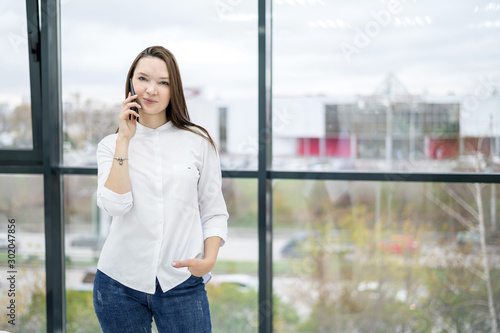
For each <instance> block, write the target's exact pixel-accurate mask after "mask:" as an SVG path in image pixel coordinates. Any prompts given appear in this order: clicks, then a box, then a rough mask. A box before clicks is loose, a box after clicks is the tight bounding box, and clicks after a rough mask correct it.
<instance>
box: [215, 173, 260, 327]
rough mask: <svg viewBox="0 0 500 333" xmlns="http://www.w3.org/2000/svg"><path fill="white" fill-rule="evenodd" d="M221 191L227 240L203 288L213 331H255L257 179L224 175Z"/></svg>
mask: <svg viewBox="0 0 500 333" xmlns="http://www.w3.org/2000/svg"><path fill="white" fill-rule="evenodd" d="M223 191H224V198H225V199H226V205H227V208H228V211H229V216H230V217H229V228H228V240H227V243H226V244H225V245H224V246H223V247H222V248H221V249H220V251H219V256H218V259H217V263H216V265H215V268H214V270H213V272H212V273H213V278H212V281H211V282H210V283H208V284H207V288H206V289H207V292H208V298H209V301H210V312H211V316H212V327H213V332H214V333H215V332H220V333H222V332H257V331H258V325H259V312H258V298H259V297H258V262H259V260H258V259H259V243H258V236H257V181H256V180H253V179H224V181H223Z"/></svg>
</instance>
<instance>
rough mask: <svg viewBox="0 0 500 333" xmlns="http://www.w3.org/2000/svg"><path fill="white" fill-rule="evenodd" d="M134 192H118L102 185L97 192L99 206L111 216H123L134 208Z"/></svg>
mask: <svg viewBox="0 0 500 333" xmlns="http://www.w3.org/2000/svg"><path fill="white" fill-rule="evenodd" d="M132 204H133V198H132V192H131V191H130V192H127V193H124V194H118V193H115V192H113V191H111V190H110V189H108V188H107V187H104V186H103V187H102V188H101V191H100V193H98V194H97V206H98V207H100V208H101V209H104V210H105V211H106V212H107V213H108V214H109V215H111V216H122V215H125V213H127V212H128V211H129V210H130V208H132Z"/></svg>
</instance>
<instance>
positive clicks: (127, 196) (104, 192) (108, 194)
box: [101, 186, 133, 205]
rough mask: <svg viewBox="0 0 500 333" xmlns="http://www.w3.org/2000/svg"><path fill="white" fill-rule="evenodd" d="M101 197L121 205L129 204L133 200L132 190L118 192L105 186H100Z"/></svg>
mask: <svg viewBox="0 0 500 333" xmlns="http://www.w3.org/2000/svg"><path fill="white" fill-rule="evenodd" d="M101 198H103V199H106V200H108V201H111V202H113V203H115V204H119V205H120V204H121V205H126V204H129V203H131V202H132V201H133V198H132V191H129V192H127V193H123V194H118V193H116V192H113V191H111V190H110V189H109V188H107V187H104V186H103V187H102V188H101Z"/></svg>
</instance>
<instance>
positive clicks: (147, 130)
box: [136, 120, 173, 134]
mask: <svg viewBox="0 0 500 333" xmlns="http://www.w3.org/2000/svg"><path fill="white" fill-rule="evenodd" d="M172 127H173V125H172V121H171V120H169V121H167V122H166V123H165V124H163V125H161V126H160V127H157V128H150V127H147V126H144V125H142V124H141V123H139V122H137V130H136V131H137V134H149V133H155V132H163V131H166V130H168V129H170V128H172Z"/></svg>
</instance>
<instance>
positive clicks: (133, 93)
mask: <svg viewBox="0 0 500 333" xmlns="http://www.w3.org/2000/svg"><path fill="white" fill-rule="evenodd" d="M129 86H130V93H131V94H132V95H135V91H134V85H133V84H132V78H130V81H129ZM132 102H137V100H136V99H134V100H133V101H132ZM130 109H131V110H133V111H135V112H137V108H136V107H135V106H133V107H131V108H130ZM136 118H137V117H136V116H134V120H135V119H136ZM128 119H129V120H132V115H131V114H129V115H128Z"/></svg>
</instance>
